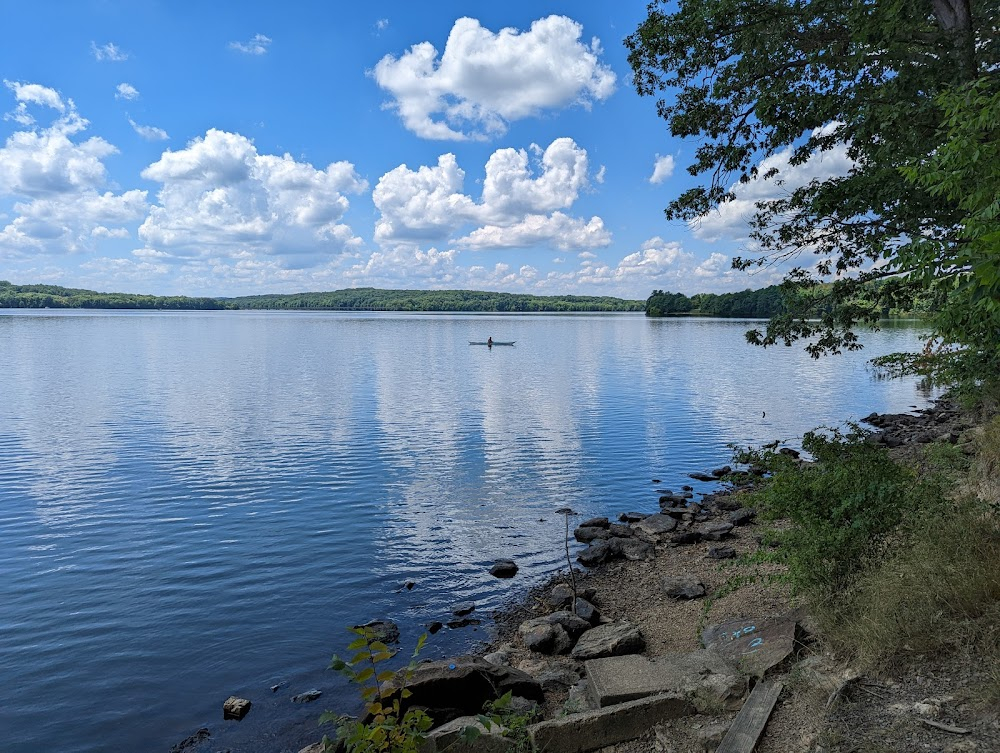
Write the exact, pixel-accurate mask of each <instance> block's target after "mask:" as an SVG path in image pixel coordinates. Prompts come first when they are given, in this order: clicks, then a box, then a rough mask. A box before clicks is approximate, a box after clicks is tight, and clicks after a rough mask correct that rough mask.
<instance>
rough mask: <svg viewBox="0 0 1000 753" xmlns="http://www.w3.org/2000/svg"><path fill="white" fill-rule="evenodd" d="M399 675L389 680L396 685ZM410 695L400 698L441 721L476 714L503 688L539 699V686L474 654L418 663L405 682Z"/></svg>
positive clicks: (504, 691) (530, 679)
mask: <svg viewBox="0 0 1000 753" xmlns="http://www.w3.org/2000/svg"><path fill="white" fill-rule="evenodd" d="M400 681H401V675H400V674H397V676H396V679H395V680H394V681H393V683H394V684H395V685H396V687H398V683H399V682H400ZM406 687H407V688H408V689H409V690H410V692H411V693H412V695H410V696H409V697H408V698H405V699H402V707H403V711H404V712H405V709H406V708H409V707H410V706H420V707H422V708H425V709H428V712H427V713H428V714H429V715H430V716H431V718H432V719H433V720H434V721H435V722H437V723H439V724H443V723H445V722H449V721H451V720H452V719H455V718H456V717H459V716H464V715H466V714H478V713H480V712H481V711H482V708H483V704H484V703H486V702H487V701H493V700H496V699H497V698H499V697H500V696H502V695H503V694H504V693H506V692H507V691H510V692H511V694H512V695H519V696H523V697H524V698H528V699H530V700H533V701H539V702H541V700H542V698H543V693H542V686H541V685H540V684H539V683H538V681H537V680H535V679H534V678H532V677H531V676H530V675H527V674H525V673H524V672H521V671H519V670H517V669H513V668H512V667H498V666H496V665H494V664H490V663H489V662H487V661H484V660H483V659H480V658H478V657H458V658H454V659H442V660H439V661H432V662H426V663H424V664H418V665H417V667H416V669H415V670H414V672H413V675H412V676H411V677H410V680H409V681H408V682H407V683H406Z"/></svg>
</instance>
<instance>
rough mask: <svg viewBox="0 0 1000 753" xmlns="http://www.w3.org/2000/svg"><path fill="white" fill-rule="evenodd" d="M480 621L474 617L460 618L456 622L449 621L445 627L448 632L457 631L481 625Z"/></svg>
mask: <svg viewBox="0 0 1000 753" xmlns="http://www.w3.org/2000/svg"><path fill="white" fill-rule="evenodd" d="M482 624H483V621H482V620H477V619H476V618H475V617H462V618H460V619H457V620H449V621H448V623H447V625H448V628H449V629H450V630H458V629H459V628H464V627H469V626H470V625H482Z"/></svg>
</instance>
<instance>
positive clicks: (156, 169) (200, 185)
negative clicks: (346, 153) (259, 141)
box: [139, 129, 367, 264]
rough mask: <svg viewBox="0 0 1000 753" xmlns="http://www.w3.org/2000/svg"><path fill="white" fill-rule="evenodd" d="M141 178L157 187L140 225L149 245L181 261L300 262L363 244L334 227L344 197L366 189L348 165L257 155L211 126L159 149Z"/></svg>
mask: <svg viewBox="0 0 1000 753" xmlns="http://www.w3.org/2000/svg"><path fill="white" fill-rule="evenodd" d="M142 176H143V177H144V178H146V179H148V180H155V181H157V182H159V183H161V184H162V188H161V189H160V190H159V192H158V194H157V204H155V205H154V206H153V207H152V208H151V209H150V211H149V216H148V217H147V218H146V220H145V222H143V223H142V225H141V226H140V228H139V236H140V238H142V240H143V241H144V242H145V244H146V245H147V246H148V247H151V248H156V249H159V250H164V251H169V252H171V253H174V254H177V255H180V256H184V255H186V256H198V255H202V256H209V255H218V256H230V257H231V256H233V255H236V254H243V253H253V254H265V255H278V256H281V257H282V259H281V260H280V262H281V263H282V264H293V263H300V264H303V263H305V262H304V261H302V259H303V258H316V257H329V256H333V255H337V254H341V253H344V252H345V251H353V250H356V249H357V248H359V247H360V246H361V245H362V242H361V239H360V238H358V237H356V236H355V235H354V232H353V231H352V230H351V228H350V227H349V226H347V225H345V224H342V223H341V222H340V220H341V219H342V218H343V216H344V213H345V212H346V211H347V209H348V206H349V202H348V200H347V197H346V196H345V194H347V193H359V192H361V191H363V190H365V189H366V188H367V184H366V183H365V181H364V180H362V179H361V178H360V177H359V176H358V175H357V173H356V172H355V170H354V165H352V164H351V163H349V162H334V163H331V164H330V165H328V166H327V167H326V168H325V169H322V170H320V169H316V168H315V167H313V166H312V165H310V164H308V163H306V162H297V161H296V160H294V159H293V158H292V157H291V156H290V155H288V154H285V155H283V156H277V155H271V154H260V153H259V152H258V151H257V148H256V147H255V146H254V144H253V142H252V141H250V139H248V138H246V137H245V136H242V135H240V134H238V133H228V132H226V131H220V130H216V129H211V130H209V131H208V132H207V133H206V134H205V136H204V137H203V138H197V139H194V140H193V141H192V142H191V143H189V144H188V145H187V147H185V148H184V149H181V150H178V151H169V150H168V151H166V152H164V153H163V155H162V156H161V157H160V159H159V160H157V161H156V162H154V163H153V164H152V165H150V166H149V167H147V168H146V169H145V170H143V172H142ZM289 256H292V257H300V260H299V261H298V262H294V261H292V260H290V259H289Z"/></svg>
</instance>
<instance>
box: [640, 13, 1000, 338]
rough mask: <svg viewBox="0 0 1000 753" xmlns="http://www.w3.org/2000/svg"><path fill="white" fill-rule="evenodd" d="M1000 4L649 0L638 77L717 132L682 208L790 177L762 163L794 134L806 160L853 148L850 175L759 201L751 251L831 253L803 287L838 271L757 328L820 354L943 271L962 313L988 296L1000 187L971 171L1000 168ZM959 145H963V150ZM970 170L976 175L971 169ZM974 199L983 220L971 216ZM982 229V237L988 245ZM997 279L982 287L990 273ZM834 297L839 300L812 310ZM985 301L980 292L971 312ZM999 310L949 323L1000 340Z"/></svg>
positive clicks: (672, 120)
mask: <svg viewBox="0 0 1000 753" xmlns="http://www.w3.org/2000/svg"><path fill="white" fill-rule="evenodd" d="M998 17H1000V3H997V1H996V0H798V1H796V0H680V2H678V3H676V4H674V3H667V2H662V1H657V2H653V3H652V4H651V5H650V6H649V11H648V17H647V19H646V20H645V21H644V22H643V23H642V24H641V25H640V26H639V28H638V29H637V30H636V32H635V33H633V34H632V35H630V36H629V37H628V38H627V39H626V45H627V47H628V48H629V62H630V63H631V65H632V68H633V71H634V73H635V85H636V88H637V90H638V91H639V93H640V94H643V95H652V96H657V97H658V102H657V109H658V112H659V114H660V115H661V117H663V118H664V119H665V120H666V121H667V122H668V124H669V127H670V130H671V132H672V133H673V135H675V136H682V137H693V138H697V139H699V140H700V143H699V146H698V149H697V151H696V155H695V160H694V163H693V164H692V165H691V166H690V167H689V168H688V170H689V172H690V173H691V174H692V175H696V176H703V178H704V185H701V186H699V187H696V188H693V189H691V190H688V191H686V192H685V193H683V194H682V195H680V196H679V197H677V198H676V199H675V200H674V201H673V202H671V204H670V206H669V207H667V209H666V215H667V217H668V218H669V219H679V220H688V221H690V220H694V219H696V218H697V217H700V216H702V215H704V214H705V213H706V212H708V211H710V210H711V209H713V208H715V207H718V206H719V205H720V204H723V203H725V202H727V201H730V200H732V199H733V192H732V186H733V185H734V184H735V183H737V182H743V183H746V182H748V181H750V180H764V181H768V180H774V181H780V176H777V175H775V174H774V173H773V172H772V173H770V174H768V173H761V172H760V170H759V168H758V166H759V164H760V163H761V161H762V160H763V159H764V158H765V157H767V156H769V155H773V154H776V153H777V152H779V151H781V150H784V149H791V150H792V155H793V156H792V159H791V164H792V165H801V164H803V163H805V162H806V161H807V160H808V159H809V158H810V157H811V156H812V155H814V154H816V153H818V152H821V151H824V150H830V149H834V148H845V145H846V150H847V155H848V157H849V158H850V160H851V161H852V163H853V168H852V169H851V170H850V172H849V173H848V174H847V175H842V176H835V177H828V178H824V179H814V180H813V181H811V182H810V183H808V184H806V185H804V186H801V187H786V188H785V192H784V193H783V194H781V192H776V193H778V194H779V198H775V199H770V200H763V201H760V202H758V204H757V206H756V212H755V215H754V217H753V218H752V221H751V226H752V231H751V237H752V239H753V241H754V242H755V245H756V249H755V253H754V255H753V256H752V257H749V258H744V259H736V260H735V261H734V266H737V267H739V268H748V267H750V266H753V265H763V264H771V263H774V262H776V261H780V260H785V259H790V258H794V257H797V256H799V255H801V254H803V253H809V254H814V255H815V258H814V261H813V263H811V264H803V265H802V266H800V267H796V268H795V269H794V270H793V271H792V273H791V274H790V275H789V276H788V278H787V279H786V286H787V287H788V288H790V289H791V290H790V291H789V292H790V293H794V292H795V289H799V288H810V287H814V286H815V285H816V284H817V283H818V282H820V281H821V280H823V279H829V278H831V277H832V278H835V284H834V285H832V286H830V287H829V289H828V291H826V292H825V293H824V295H823V296H816V295H809V296H795V295H790V296H789V300H792V301H796V300H797V301H799V305H798V306H793V307H792V308H791V309H790V310H789V311H788V312H787V313H785V314H783V315H781V316H779V317H776V318H774V319H772V321H771V322H770V323H769V325H768V327H767V329H766V331H765V332H763V333H762V332H759V331H751V332H750V333H748V338H749V339H750V340H751V342H756V343H758V344H762V345H765V346H766V345H771V344H774V343H777V342H785V343H786V344H788V343H790V342H792V341H793V340H795V339H797V338H799V337H811V338H812V339H811V341H810V343H809V344H808V346H807V349H808V350H809V351H810V352H811V353H812V354H813V355H816V356H818V355H820V354H822V353H827V352H838V351H839V350H841V349H844V348H848V349H851V348H856V347H858V342H857V338H856V336H855V335H854V333H853V332H852V326H853V325H854V324H856V323H857V322H859V321H860V322H865V321H873V320H874V319H875V318H876V317H877V316H878V313H879V312H880V311H882V310H884V309H885V308H887V307H890V308H907V307H908V306H907V303H906V299H907V298H908V297H909V296H911V295H913V294H914V293H916V292H921V293H924V294H926V293H927V291H928V290H932V289H933V290H934V292H936V293H937V294H938V295H940V296H941V297H942V299H943V300H944V301H945V302H946V303H945V305H944V306H943V307H942V311H943V312H950V313H948V314H944V315H945V316H949V315H952V314H955V313H956V311H957V310H958V309H960V308H962V307H963V306H967V305H968V304H969V302H970V300H969V298H970V297H969V296H968V295H965V294H964V293H963V292H962V291H967V290H968V289H969V288H970V287H971V288H977V287H978V286H979V285H980V283H981V282H983V280H981V279H979V278H977V274H979V273H980V272H983V271H987V272H988V269H987V267H988V265H983V264H980V263H977V261H976V259H980V260H981V259H982V258H983V257H984V256H985V257H990V258H993V259H994V262H993V264H994V266H993V267H990V268H991V269H993V270H994V271H995V269H996V267H995V255H996V254H997V252H998V250H997V249H998V246H997V240H996V237H995V236H992V235H991V231H990V230H989V228H985V229H984V228H983V227H982V224H981V223H983V222H985V223H987V225H989V223H994V224H993V225H992V227H994V228H995V227H996V225H995V220H996V216H997V208H996V204H995V202H996V193H994V194H993V195H992V199H991V198H990V197H989V196H982V195H981V194H982V192H979V194H980V195H979V198H973V197H972V193H973V189H972V187H971V186H970V185H969V184H968V178H970V177H971V175H972V174H974V173H976V172H979V171H982V170H983V169H984V166H985V163H986V162H988V161H989V160H993V162H992V165H993V167H992V169H993V170H994V171H995V170H996V169H997V168H996V159H997V150H996V148H995V144H996V142H995V139H996V136H997V131H996V129H995V128H993V130H989V129H988V128H985V127H983V126H982V123H983V117H984V113H985V112H986V111H987V110H988V109H989V103H990V102H994V103H995V102H996V101H997V100H996V99H995V98H996V96H997V92H998V91H1000V79H998V76H1000V74H998V66H1000V32H998ZM970 92H973V93H975V96H972V95H970V94H969V93H970ZM955 98H958V101H959V104H957V105H956V103H955ZM970 100H971V101H970ZM959 110H961V111H962V112H964V113H966V115H970V114H971V113H973V112H975V113H976V114H978V115H979V118H978V119H977V121H976V122H979V123H980V124H981V125H980V127H979V128H978V130H975V132H968V128H966V131H967V132H966V133H965V136H966V137H967V141H966V144H965V146H963V147H962V148H961V149H955V148H953V147H949V144H952V143H953V141H954V139H955V132H956V128H959V127H961V126H964V125H966V124H964V123H959V122H956V121H955V118H956V113H957V112H958V111H959ZM961 117H962V116H959V118H961ZM990 144H992V146H991V147H989V148H987V145H990ZM976 145H978V147H977V146H976ZM942 155H950V157H948V159H951V160H952V162H951V164H950V166H949V165H943V164H942V162H941V160H942V159H944V158H945V157H942ZM954 171H959V172H961V173H962V174H963V175H964V176H966V177H965V178H964V179H960V180H958V184H956V183H955V181H954V180H953V178H954ZM970 171H971V172H970ZM994 174H995V173H994ZM991 201H992V202H993V203H992V204H991V203H990V202H991ZM991 207H992V208H991ZM991 213H992V214H991ZM973 217H978V218H979V219H978V220H976V221H975V222H979V223H980V224H978V225H977V224H975V222H973V224H972V225H970V221H972V218H973ZM976 228H978V229H976ZM973 245H975V248H976V249H978V250H976V251H974V252H973V251H970V248H971V247H972V246H973ZM873 279H884V280H885V281H886V282H885V283H883V284H881V285H879V286H878V288H877V289H878V291H879V299H878V300H874V301H873V300H871V296H865V297H864V300H859V299H858V296H857V295H856V293H857V291H858V288H859V286H860V285H862V284H863V283H864V282H866V281H870V280H873ZM963 285H965V286H966V287H965V288H963V287H962V286H963ZM992 290H993V291H994V293H995V291H996V287H993V288H992ZM979 295H980V298H979V299H977V300H979V302H980V303H981V301H982V298H981V296H982V295H989V293H988V289H986V288H980V293H979ZM823 299H825V300H823ZM817 303H821V310H823V311H824V313H822V315H821V316H820V318H819V319H818V320H810V319H809V318H808V317H809V316H810V315H813V314H815V313H816V311H817V309H816V308H813V306H815V304H817ZM983 308H984V307H983V306H980V309H979V313H981V312H982V309H983ZM994 314H995V311H994ZM969 316H971V314H970V312H969V311H968V310H967V309H966V310H965V311H964V313H961V314H959V315H958V319H961V318H962V317H965V318H966V319H967V318H968V317H969ZM956 321H957V320H956ZM998 326H1000V316H995V318H994V321H993V322H992V323H991V324H990V325H988V326H986V327H978V328H977V331H976V332H975V333H974V334H966V332H965V330H963V328H962V327H961V326H957V327H956V326H944V327H942V328H941V330H942V331H941V334H942V335H944V336H945V337H947V338H949V339H950V340H952V341H953V342H956V343H958V344H959V345H961V346H964V347H965V348H966V349H971V350H973V351H983V350H986V351H990V352H992V353H993V356H994V357H995V355H996V350H997V342H998V341H1000V336H998V329H997V327H998ZM980 355H982V353H980Z"/></svg>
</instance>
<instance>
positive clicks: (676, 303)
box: [646, 285, 785, 319]
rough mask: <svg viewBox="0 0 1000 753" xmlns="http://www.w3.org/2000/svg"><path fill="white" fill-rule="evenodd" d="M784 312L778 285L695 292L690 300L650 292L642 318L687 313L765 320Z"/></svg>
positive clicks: (683, 296)
mask: <svg viewBox="0 0 1000 753" xmlns="http://www.w3.org/2000/svg"><path fill="white" fill-rule="evenodd" d="M784 310H785V303H784V298H783V293H782V291H781V288H780V287H779V286H778V285H772V286H771V287H768V288H761V289H760V290H744V291H742V292H739V293H719V294H716V293H697V294H696V295H693V296H690V297H688V296H686V295H684V294H683V293H670V292H664V291H662V290H654V291H653V294H652V295H651V296H650V297H649V298H648V299H647V300H646V316H671V315H684V314H691V315H702V316H736V317H747V318H753V319H758V318H759V319H769V318H770V317H772V316H775V315H777V314H781V313H783V312H784Z"/></svg>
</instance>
